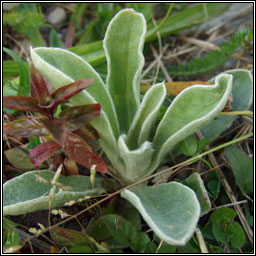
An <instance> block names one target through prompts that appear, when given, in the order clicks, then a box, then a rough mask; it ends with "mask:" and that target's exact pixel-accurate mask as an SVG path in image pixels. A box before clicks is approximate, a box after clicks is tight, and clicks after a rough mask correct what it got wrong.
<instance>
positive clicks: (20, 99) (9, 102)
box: [3, 96, 44, 113]
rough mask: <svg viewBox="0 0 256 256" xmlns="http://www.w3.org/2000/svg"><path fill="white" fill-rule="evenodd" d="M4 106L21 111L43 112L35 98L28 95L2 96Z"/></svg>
mask: <svg viewBox="0 0 256 256" xmlns="http://www.w3.org/2000/svg"><path fill="white" fill-rule="evenodd" d="M3 100H4V104H3V106H4V107H5V108H10V109H18V110H22V111H34V112H39V113H41V112H44V110H42V109H41V108H40V107H39V106H38V102H37V100H36V99H34V98H32V97H29V96H4V97H3Z"/></svg>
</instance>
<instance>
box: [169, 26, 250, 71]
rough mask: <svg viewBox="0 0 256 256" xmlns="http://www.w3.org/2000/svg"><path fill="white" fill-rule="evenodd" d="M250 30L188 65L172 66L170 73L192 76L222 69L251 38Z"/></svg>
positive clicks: (236, 34)
mask: <svg viewBox="0 0 256 256" xmlns="http://www.w3.org/2000/svg"><path fill="white" fill-rule="evenodd" d="M249 34H250V30H245V31H242V32H237V33H235V34H234V35H233V36H232V38H231V39H230V40H229V41H227V42H225V43H223V44H222V45H220V49H219V50H213V51H210V52H209V53H207V55H206V56H204V57H202V58H196V59H193V60H191V61H190V62H188V63H186V64H179V65H176V66H170V67H169V68H168V72H169V73H170V74H171V75H176V76H191V75H196V74H200V73H207V72H210V71H212V70H215V69H217V68H218V67H220V66H221V65H222V64H223V63H224V62H225V61H226V60H227V58H228V57H230V56H231V55H232V54H233V53H234V52H235V50H236V49H237V48H238V47H240V46H242V44H243V43H244V42H245V40H246V38H247V37H248V36H249Z"/></svg>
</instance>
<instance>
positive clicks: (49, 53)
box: [31, 48, 121, 168]
mask: <svg viewBox="0 0 256 256" xmlns="http://www.w3.org/2000/svg"><path fill="white" fill-rule="evenodd" d="M31 57H32V60H33V63H34V65H35V66H36V68H38V69H39V70H40V72H41V73H42V74H43V75H44V77H45V78H46V79H47V81H50V82H51V84H52V85H53V86H55V88H59V87H61V86H63V85H65V84H68V83H71V82H74V81H75V80H79V79H83V78H88V77H90V78H92V79H94V80H95V81H94V83H93V84H92V85H91V86H89V87H88V88H87V89H86V90H84V91H82V92H80V93H79V94H77V95H75V96H73V97H72V98H71V99H70V102H72V103H73V104H74V105H81V104H92V103H100V104H101V108H102V110H101V114H100V116H99V117H98V118H95V119H94V120H92V121H91V124H92V125H93V127H94V128H95V129H96V130H97V131H98V133H99V135H100V143H101V146H102V148H103V149H104V151H105V152H106V154H107V156H108V157H109V159H110V160H111V162H113V163H116V168H118V166H119V165H121V163H120V161H119V159H118V150H117V143H116V139H117V138H118V136H119V126H118V122H117V116H116V112H115V108H114V104H113V102H112V99H111V96H110V94H109V92H108V90H107V89H106V87H105V85H104V83H103V81H102V79H101V78H100V76H99V74H98V73H97V72H96V71H95V70H94V69H93V68H92V67H91V66H90V65H89V64H88V63H87V62H86V61H84V60H83V59H82V58H81V57H79V56H77V55H75V54H74V53H72V52H69V51H67V50H63V49H58V48H35V49H31ZM71 66H72V68H71ZM117 165H118V166H117Z"/></svg>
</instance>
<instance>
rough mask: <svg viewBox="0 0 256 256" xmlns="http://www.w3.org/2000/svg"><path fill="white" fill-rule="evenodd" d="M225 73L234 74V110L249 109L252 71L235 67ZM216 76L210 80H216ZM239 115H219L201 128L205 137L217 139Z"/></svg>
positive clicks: (251, 93) (251, 97) (251, 96)
mask: <svg viewBox="0 0 256 256" xmlns="http://www.w3.org/2000/svg"><path fill="white" fill-rule="evenodd" d="M223 74H230V75H232V76H233V82H232V97H233V103H232V104H231V105H232V111H243V110H247V109H248V108H249V107H250V106H251V104H252V99H253V80H252V75H251V72H250V71H248V70H245V69H234V70H228V71H225V72H224V73H223ZM215 79H216V78H213V79H211V80H210V82H214V80H215ZM237 118H238V116H219V118H218V119H215V120H213V121H212V122H211V123H210V124H208V125H207V126H205V127H203V128H202V129H201V131H202V133H203V135H204V137H205V138H208V139H210V140H214V139H216V138H217V137H218V136H219V135H220V134H221V133H222V132H224V131H225V130H227V129H228V128H229V127H230V126H231V125H232V123H233V121H234V120H235V119H237Z"/></svg>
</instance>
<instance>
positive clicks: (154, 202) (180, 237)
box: [121, 182, 200, 245]
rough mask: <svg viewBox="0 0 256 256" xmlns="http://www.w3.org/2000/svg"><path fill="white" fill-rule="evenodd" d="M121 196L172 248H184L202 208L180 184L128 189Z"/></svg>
mask: <svg viewBox="0 0 256 256" xmlns="http://www.w3.org/2000/svg"><path fill="white" fill-rule="evenodd" d="M121 196H122V197H124V198H126V199H127V200H129V201H130V202H131V203H132V204H133V205H134V206H135V207H136V208H137V209H138V210H139V212H140V214H141V215H142V217H143V218H144V220H145V221H146V222H147V224H148V225H149V226H150V227H151V228H152V229H153V231H154V232H155V233H156V235H157V236H158V237H159V238H160V239H162V240H164V241H165V242H166V243H168V244H171V245H184V244H186V242H187V241H188V240H189V239H190V238H191V236H192V235H193V233H194V231H195V228H196V225H197V221H198V218H199V215H200V205H199V202H198V200H197V198H196V195H195V193H194V191H193V190H191V189H190V188H189V187H187V186H184V185H182V184H180V183H177V182H170V183H165V184H159V185H156V186H153V187H146V186H137V187H133V188H131V189H129V190H128V189H126V190H124V191H123V192H122V193H121Z"/></svg>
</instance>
